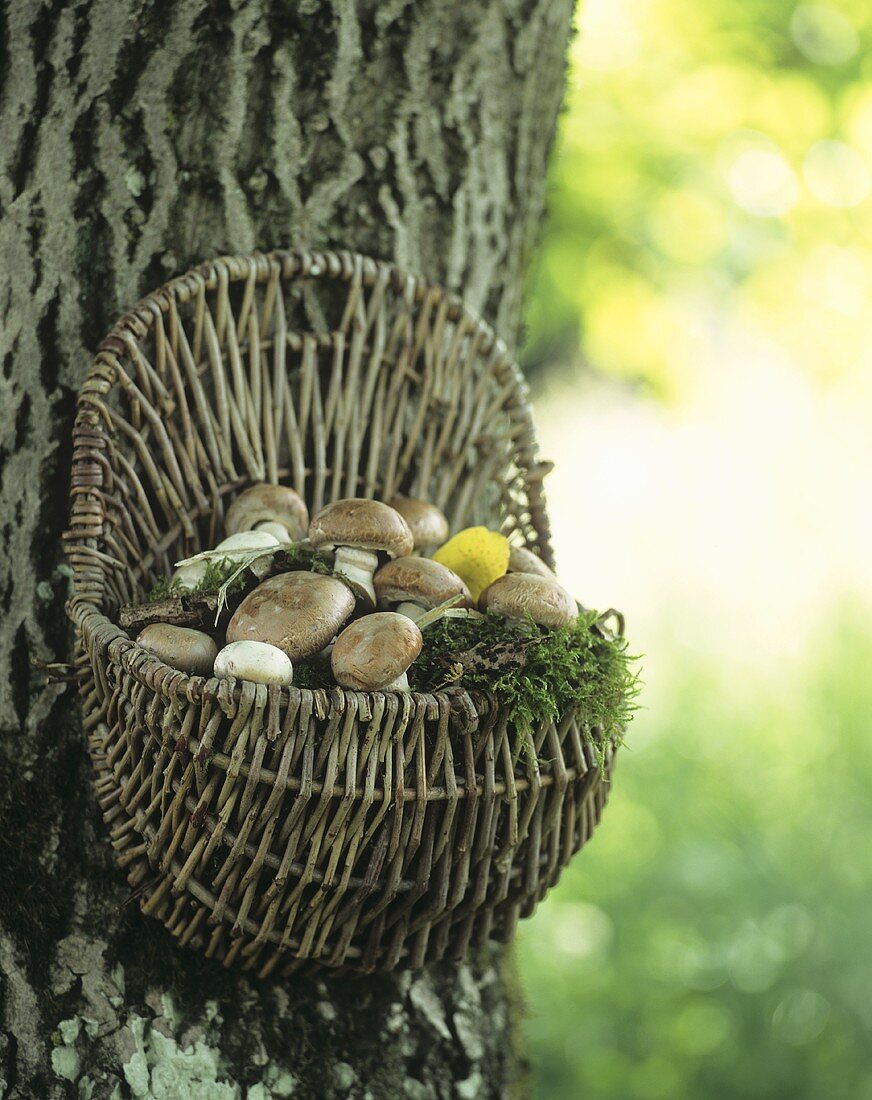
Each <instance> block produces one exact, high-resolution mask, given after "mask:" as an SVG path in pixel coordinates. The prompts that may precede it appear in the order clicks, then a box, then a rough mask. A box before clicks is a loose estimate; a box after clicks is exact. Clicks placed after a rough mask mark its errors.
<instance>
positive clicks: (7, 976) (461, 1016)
mask: <svg viewBox="0 0 872 1100" xmlns="http://www.w3.org/2000/svg"><path fill="white" fill-rule="evenodd" d="M570 8H571V3H570V0H417V2H415V3H407V2H405V0H384V2H381V3H375V2H365V0H358V2H357V3H355V2H354V0H298V2H296V3H294V2H292V0H249V2H242V0H172V2H169V0H79V2H73V0H48V2H46V0H43V2H42V3H39V2H38V0H0V21H2V22H0V363H2V372H0V463H2V482H0V607H2V615H0V728H2V738H0V814H2V822H0V1096H9V1097H40V1098H43V1097H46V1098H54V1097H68V1096H71V1097H72V1096H75V1097H110V1096H112V1097H124V1096H137V1097H144V1096H154V1097H164V1098H170V1097H193V1098H196V1097H208V1098H210V1100H211V1098H221V1097H249V1098H251V1100H256V1098H265V1097H270V1096H277V1097H281V1096H291V1095H293V1096H294V1097H297V1098H303V1097H319V1098H330V1097H334V1096H355V1097H371V1098H373V1100H380V1098H383V1097H385V1098H388V1097H404V1098H413V1100H414V1098H422V1100H423V1098H429V1097H449V1096H456V1097H461V1098H473V1097H490V1096H493V1097H497V1096H500V1097H501V1096H505V1095H510V1094H511V1090H510V1082H513V1081H515V1082H516V1081H517V1078H518V1072H519V1068H518V1056H517V1053H516V1049H515V1045H514V1037H513V1031H512V1025H511V1016H512V998H511V996H510V994H509V988H510V985H511V976H510V972H511V967H510V966H509V965H508V964H507V963H506V961H505V959H504V958H502V957H501V956H500V955H499V954H494V956H493V957H490V958H487V959H481V960H479V961H478V962H476V963H475V964H474V965H470V966H463V967H460V968H451V967H443V968H439V969H435V970H433V971H430V972H427V973H425V974H423V975H418V976H409V975H399V976H397V977H395V978H392V979H379V980H374V979H362V980H359V981H355V982H347V981H346V982H343V983H341V984H339V983H330V982H326V981H325V982H315V981H306V982H303V981H299V982H295V983H293V984H292V985H289V986H286V987H285V988H280V987H276V986H270V985H263V984H257V983H254V982H252V981H250V980H248V979H246V978H243V977H239V976H237V975H231V974H227V973H225V972H223V971H220V970H216V968H215V967H214V966H213V965H211V964H209V963H208V962H207V961H206V960H202V961H201V960H200V959H199V958H198V957H197V956H195V955H193V954H192V953H185V952H182V951H180V950H179V949H178V948H177V947H175V946H174V945H173V944H172V943H171V941H170V939H169V937H168V935H166V934H165V933H164V932H163V930H162V929H161V928H160V927H159V926H158V925H157V924H156V923H155V922H149V921H147V920H146V919H145V918H142V917H141V916H140V915H139V913H138V910H137V906H136V904H135V902H132V901H131V900H130V899H129V897H128V893H129V892H128V891H127V889H126V887H125V883H124V880H123V876H122V875H121V873H120V872H118V871H116V870H115V869H114V867H113V865H112V863H111V860H110V857H109V852H108V848H107V846H106V845H105V844H104V842H103V840H102V826H101V823H100V820H99V817H98V814H97V812H96V808H95V806H94V803H93V800H92V797H91V793H90V789H89V784H88V768H87V761H86V757H85V750H84V741H83V737H82V735H81V730H80V728H79V725H78V719H77V714H76V698H75V694H74V693H73V692H72V691H68V690H67V691H65V690H63V688H61V687H58V686H48V685H47V684H46V683H45V682H44V680H43V679H41V678H40V677H39V676H38V675H36V674H34V673H33V672H32V671H31V662H32V660H64V659H65V658H66V656H67V655H68V652H69V641H70V639H69V633H68V629H67V626H66V623H65V620H64V615H63V604H64V600H65V598H66V595H67V584H68V575H67V573H66V571H65V569H64V566H63V564H62V557H61V551H60V533H61V531H62V530H63V528H64V525H65V522H66V507H67V505H66V481H67V475H68V467H69V459H70V443H69V439H70V426H71V419H72V415H73V408H74V400H75V391H76V388H77V386H78V385H79V383H80V381H81V380H82V377H83V375H84V373H85V371H86V369H87V363H88V349H91V348H93V347H94V345H95V343H96V342H97V340H98V339H99V337H100V335H101V333H102V332H103V331H104V330H105V329H106V328H107V327H108V326H109V325H110V323H111V322H112V320H113V319H114V318H115V316H116V315H117V314H118V313H119V312H120V311H121V310H123V309H124V308H126V307H129V306H130V305H131V304H132V303H133V302H134V301H135V300H136V299H137V297H138V296H139V295H140V294H141V293H142V292H144V291H145V290H147V289H149V288H150V287H152V286H153V285H155V284H157V283H159V282H162V281H163V280H164V279H165V278H166V277H168V276H170V275H172V274H174V273H177V272H179V271H181V270H183V269H184V268H185V267H186V266H187V265H188V264H189V263H191V262H193V261H197V260H200V259H203V258H206V257H208V256H209V255H213V254H216V253H220V252H222V251H225V250H240V249H248V248H254V247H258V246H269V245H287V244H295V243H302V244H309V245H316V246H318V245H338V246H352V247H355V248H358V249H361V250H364V251H369V252H371V253H373V254H375V255H377V256H382V257H392V258H395V259H396V260H398V261H400V262H401V263H403V264H407V265H409V266H411V267H414V268H417V269H419V270H422V271H424V272H425V273H426V274H428V275H430V276H432V277H435V278H437V279H440V280H442V281H444V282H445V283H447V284H448V285H449V286H451V287H453V288H457V289H458V290H460V291H461V292H462V293H463V294H464V295H465V296H466V298H467V300H468V302H469V303H470V304H471V305H472V306H473V307H475V308H477V309H479V310H480V311H482V312H483V313H484V314H485V315H486V316H487V317H488V318H489V319H490V320H491V321H493V322H494V323H495V324H496V325H497V326H498V327H499V329H500V330H501V332H502V333H503V334H504V335H506V336H507V338H508V339H509V340H511V339H512V337H513V336H514V335H515V333H516V331H517V323H518V311H519V301H520V294H521V288H522V274H523V271H524V268H525V264H526V261H527V258H528V253H529V251H530V247H531V242H532V240H533V237H534V234H535V230H536V226H537V222H538V219H539V216H540V213H541V208H542V201H543V193H544V187H545V167H546V157H547V153H548V149H549V146H550V143H551V138H552V135H553V131H554V125H555V119H556V115H557V111H558V105H559V101H560V95H561V89H562V77H563V56H564V50H565V45H566V40H567V35H568V26H569V20H570Z"/></svg>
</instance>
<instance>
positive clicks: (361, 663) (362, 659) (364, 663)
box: [330, 611, 424, 691]
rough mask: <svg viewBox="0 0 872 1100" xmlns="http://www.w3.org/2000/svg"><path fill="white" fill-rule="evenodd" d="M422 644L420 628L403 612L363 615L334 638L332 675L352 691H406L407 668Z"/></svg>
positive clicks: (407, 683)
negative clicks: (398, 613)
mask: <svg viewBox="0 0 872 1100" xmlns="http://www.w3.org/2000/svg"><path fill="white" fill-rule="evenodd" d="M423 644H424V639H423V637H422V635H421V631H420V630H419V629H418V627H417V625H416V624H415V623H413V622H412V620H411V619H410V618H408V617H407V616H406V615H397V614H396V613H395V612H393V611H377V612H376V613H375V614H374V615H364V616H363V617H362V618H360V619H356V620H355V621H354V622H353V623H351V624H350V625H349V626H347V627H346V628H345V629H344V630H343V631H342V633H341V634H340V635H339V637H338V638H337V639H336V644H335V645H334V646H333V652H332V654H331V655H330V665H331V667H332V669H333V676H334V678H335V680H336V683H337V684H340V685H341V686H342V687H346V688H352V689H353V690H355V691H408V690H409V680H408V677H407V676H406V670H407V669H408V667H409V665H410V664H411V663H412V661H414V660H415V658H416V657H417V656H418V654H419V653H420V652H421V646H422V645H423Z"/></svg>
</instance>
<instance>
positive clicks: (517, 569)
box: [508, 546, 554, 581]
mask: <svg viewBox="0 0 872 1100" xmlns="http://www.w3.org/2000/svg"><path fill="white" fill-rule="evenodd" d="M508 571H509V572H510V573H538V575H539V576H540V577H548V578H549V580H552V581H553V580H554V573H553V571H552V570H551V569H549V568H548V566H547V565H546V564H545V562H544V561H542V559H541V558H540V557H539V556H538V555H536V554H534V553H533V551H532V550H531V549H530V548H529V547H528V546H510V547H509V569H508Z"/></svg>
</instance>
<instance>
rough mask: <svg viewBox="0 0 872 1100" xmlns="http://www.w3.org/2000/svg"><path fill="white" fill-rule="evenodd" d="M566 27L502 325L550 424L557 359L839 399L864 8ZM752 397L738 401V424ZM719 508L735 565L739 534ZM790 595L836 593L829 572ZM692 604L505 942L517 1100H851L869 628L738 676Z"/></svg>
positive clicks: (704, 436) (846, 361) (867, 1095)
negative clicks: (524, 322) (565, 86)
mask: <svg viewBox="0 0 872 1100" xmlns="http://www.w3.org/2000/svg"><path fill="white" fill-rule="evenodd" d="M581 22H582V31H581V34H580V35H579V36H578V37H577V38H576V40H575V42H574V44H573V47H572V71H571V74H570V90H569V96H568V102H567V109H566V112H565V115H564V117H563V120H562V125H561V133H560V139H559V146H558V152H557V156H556V158H555V161H554V164H553V167H552V176H551V192H550V210H551V214H550V220H549V222H548V225H547V228H546V232H545V236H544V240H543V246H542V250H541V255H540V260H539V264H538V268H537V271H536V274H535V278H534V283H533V297H532V306H531V310H530V313H529V318H528V320H529V330H530V339H529V342H528V347H527V356H528V360H529V362H530V363H536V362H542V361H545V360H547V359H548V358H549V356H551V357H553V354H554V350H555V347H556V348H557V349H558V351H559V352H560V354H561V356H562V358H563V360H564V364H565V370H564V378H563V379H562V383H561V388H560V390H559V396H557V397H554V400H555V401H559V402H560V403H562V404H564V405H565V403H566V402H567V401H570V400H572V399H573V398H572V390H571V387H572V386H573V385H574V384H575V383H574V375H572V374H571V373H567V372H570V371H571V370H572V369H573V365H574V364H576V363H577V362H578V360H579V355H580V354H581V355H583V356H584V358H585V359H586V360H587V362H588V363H589V364H590V365H591V366H592V367H593V368H594V369H595V370H597V371H598V372H600V373H601V374H603V375H611V376H613V377H617V378H620V379H629V380H632V381H634V382H638V383H640V384H642V385H643V386H645V387H646V388H647V389H648V391H649V397H657V398H660V399H661V400H662V401H663V402H665V403H666V404H667V405H670V406H671V407H672V408H673V409H677V408H679V406H681V405H682V401H683V400H684V398H685V397H686V396H687V395H688V393H692V392H693V391H694V387H699V386H705V385H706V384H707V382H708V381H710V379H711V378H712V374H711V371H712V370H713V369H714V370H721V371H724V370H725V371H729V370H730V365H731V364H733V366H734V368H735V366H736V365H737V364H738V363H739V362H740V361H741V356H742V355H743V354H744V350H743V349H747V348H748V347H752V348H754V349H760V348H762V349H763V351H762V352H761V353H760V354H761V355H762V356H763V358H764V359H766V361H767V362H769V363H773V362H774V363H776V364H778V365H779V366H780V367H783V370H784V373H785V374H786V375H789V374H790V373H793V372H797V371H799V372H802V374H803V377H804V378H806V379H808V380H810V382H811V383H812V384H811V385H810V386H809V390H808V392H809V393H810V394H813V395H814V399H815V400H816V401H820V402H824V401H825V399H826V393H827V389H828V387H832V386H835V385H838V384H839V383H840V382H842V381H844V380H845V379H853V380H855V383H856V386H857V389H856V392H857V393H865V392H866V391H865V389H863V388H862V386H863V385H866V384H865V383H862V385H861V382H860V381H858V380H862V379H864V378H866V377H868V375H869V368H870V366H872V357H870V352H869V347H868V328H869V325H868V318H869V316H870V304H872V200H870V194H872V50H870V48H869V46H870V41H872V3H869V0H831V2H827V3H799V4H796V3H786V2H779V0H705V2H699V0H585V6H584V13H583V17H582V20H581ZM579 348H580V349H581V351H580V353H579V350H578V349H579ZM755 362H756V360H755ZM743 365H744V364H743ZM739 373H740V372H737V374H739ZM743 377H744V378H745V379H746V381H747V379H748V377H749V372H748V371H747V370H746V371H745V372H744V374H743ZM750 377H754V372H753V371H751V372H750ZM767 378H770V381H771V376H770V375H767ZM737 384H738V383H737ZM724 392H725V393H726V392H727V391H724ZM780 392H781V391H779V390H778V389H777V387H776V388H769V387H768V386H767V387H763V388H761V390H760V400H761V403H763V404H761V408H760V425H764V426H765V424H766V423H767V422H768V423H772V422H774V420H776V419H777V418H778V417H779V415H782V413H783V408H781V406H779V393H780ZM803 392H805V391H803ZM853 392H854V390H852V389H851V388H850V387H848V388H846V393H848V394H850V393H853ZM555 393H557V391H556V390H555ZM725 399H727V400H728V399H729V394H727V397H726V398H725ZM845 400H848V398H845ZM765 402H769V404H765ZM687 405H688V403H687V402H685V407H687ZM764 406H765V407H764ZM834 407H836V406H834ZM585 415H586V411H585V409H584V408H582V407H580V406H579V408H578V420H579V424H580V427H579V431H582V430H583V428H582V427H581V425H582V424H583V422H584V417H585ZM791 415H793V416H795V415H797V414H796V411H795V410H794V411H793V412H792V413H791ZM802 422H805V421H802ZM631 423H633V424H637V423H643V424H644V423H648V421H644V420H640V419H639V418H638V417H637V419H636V420H634V421H631ZM670 423H672V421H670ZM674 423H675V424H676V425H679V424H688V425H690V426H691V428H693V430H694V431H695V432H696V435H695V436H694V438H696V439H698V442H699V446H700V448H704V447H705V446H706V445H707V442H706V441H707V440H708V441H709V443H708V445H710V446H712V447H716V446H717V445H718V443H719V442H722V441H721V439H720V437H718V438H717V439H716V440H712V438H711V435H710V433H711V431H712V427H711V422H709V421H700V422H694V421H691V420H681V418H680V417H677V416H676V418H675V420H674ZM808 423H810V424H811V423H814V421H813V420H811V419H809V420H808ZM694 425H696V426H695V427H694ZM700 425H702V426H700ZM676 430H677V429H676ZM655 438H656V437H655ZM724 438H729V437H724ZM815 444H816V441H815V439H814V438H809V440H808V445H809V447H811V448H814V447H815ZM757 453H758V452H755V454H757ZM759 454H760V455H763V456H764V457H765V452H764V451H760V452H759ZM552 457H554V458H556V459H558V460H559V459H561V455H559V454H553V456H552ZM732 460H733V457H732V456H731V455H730V454H727V453H725V454H724V457H723V469H724V470H725V471H726V470H727V469H728V468H729V464H730V462H731V461H732ZM761 461H762V459H761ZM772 461H778V459H777V458H773V459H772ZM783 462H784V463H790V462H791V456H790V455H787V454H786V455H784V457H783ZM664 468H667V469H669V468H670V467H669V466H668V464H667V465H666V466H665V467H664ZM846 468H847V467H846ZM679 473H680V472H679ZM679 473H677V474H676V476H679ZM587 475H588V471H586V470H585V471H579V475H578V482H579V485H580V486H581V485H583V484H584V482H585V479H586V477H587ZM761 476H763V477H764V481H765V471H763V472H762V474H761ZM867 476H868V475H867ZM730 484H731V482H730V480H729V478H728V477H727V476H726V474H724V477H723V478H721V479H720V480H719V481H718V482H717V485H716V486H715V487H714V489H715V490H716V491H721V492H725V493H726V492H727V490H728V489H729V486H730ZM772 484H778V485H781V484H783V483H782V481H779V480H773V481H772ZM852 486H853V483H851V484H850V485H848V486H847V487H846V486H833V492H836V491H845V492H847V493H849V494H850V493H854V492H855V493H856V494H860V495H857V497H856V499H857V508H858V509H861V508H862V505H861V503H860V501H861V499H865V497H864V495H863V494H865V487H866V481H865V480H864V476H863V475H862V474H861V473H859V472H858V474H857V483H856V485H855V486H853V488H852ZM789 488H790V492H791V493H793V492H795V493H796V497H797V501H801V500H802V499H803V493H804V492H807V490H808V486H807V485H804V484H803V483H802V481H801V479H800V476H799V475H797V480H796V485H791V486H789ZM579 493H580V496H579V508H580V509H582V510H583V508H584V506H585V501H586V500H589V495H588V497H585V496H584V494H583V493H582V490H579ZM676 498H677V499H679V500H681V499H683V498H682V497H681V491H680V487H679V489H677V490H676ZM670 499H671V498H670ZM688 499H689V500H691V501H692V500H694V499H695V498H694V497H693V496H692V494H691V496H690V497H689V498H688ZM806 503H807V508H808V513H809V515H808V522H809V523H810V524H813V523H814V522H815V520H814V505H813V502H812V501H811V500H809V499H808V498H806ZM758 504H761V502H759V501H758ZM761 506H762V504H761ZM626 507H627V508H633V507H639V508H641V505H639V503H638V502H637V501H635V498H633V497H632V496H629V497H628V499H627V501H626ZM730 507H731V508H734V512H731V513H730V514H731V515H732V514H735V517H736V520H737V523H739V524H742V530H743V531H747V533H748V534H747V537H748V538H749V539H750V540H751V543H752V545H753V544H754V519H753V514H752V513H750V512H749V513H748V515H746V516H743V515H742V513H741V511H739V510H737V508H738V506H735V507H734V502H730ZM857 514H858V516H859V515H860V513H859V511H858V513H857ZM686 521H687V523H688V524H692V523H693V521H694V517H693V516H692V515H687V517H686ZM857 523H858V524H859V519H858V520H857ZM567 529H568V527H567ZM629 529H631V528H630V527H626V528H624V530H629ZM713 530H714V532H715V533H714V535H713V536H712V537H713V538H714V540H715V541H714V543H713V549H714V548H716V543H717V539H718V537H719V535H718V534H717V529H716V528H715V529H713ZM785 530H787V528H785ZM656 537H658V538H661V539H662V540H663V541H665V542H666V543H669V542H670V540H674V539H679V538H681V537H682V533H681V531H678V530H667V529H666V521H664V525H663V530H662V531H660V532H657V533H656ZM840 537H843V538H847V539H848V540H850V537H851V532H850V531H842V532H841V534H840ZM757 545H758V548H759V555H760V557H761V558H765V555H766V553H767V549H768V548H767V546H766V545H764V544H762V543H758V544H757ZM769 552H770V553H771V551H769ZM797 552H798V553H799V554H801V553H802V547H797ZM834 560H835V559H834ZM745 567H746V568H748V562H745ZM639 568H640V569H642V570H644V562H640V566H639ZM725 568H727V569H729V565H728V564H727V565H726V566H725ZM765 568H766V569H769V570H771V572H772V576H773V584H772V586H771V588H772V590H773V591H775V592H781V593H782V595H786V593H784V592H783V588H780V587H779V583H778V582H779V578H780V567H779V562H778V561H777V560H775V558H774V556H773V560H772V561H771V562H770V563H768V564H766V565H765ZM808 569H809V570H812V569H814V570H816V573H815V577H818V576H820V577H827V576H830V574H832V576H831V582H830V583H831V586H832V590H833V601H834V603H835V602H836V601H837V600H838V599H839V598H840V596H842V595H843V592H842V589H841V588H840V586H842V585H846V582H845V581H844V579H843V578H840V577H839V575H838V572H837V570H836V569H829V567H828V565H827V563H826V562H823V561H821V562H817V561H812V560H811V559H809V560H808ZM828 570H829V571H828ZM810 578H811V574H809V579H810ZM652 583H656V582H655V581H653V580H652ZM718 584H719V585H721V587H723V585H726V586H727V587H729V586H738V587H741V585H742V584H743V577H742V576H741V575H739V573H738V571H737V570H734V571H733V573H731V574H730V575H728V576H725V577H724V578H723V584H721V582H720V581H718ZM679 588H680V585H679ZM693 598H694V599H695V600H697V601H698V607H697V609H696V614H697V616H698V621H699V624H700V626H699V630H698V631H697V632H696V633H695V635H694V637H698V638H700V639H702V643H701V644H700V645H698V646H697V648H696V650H694V649H693V648H692V647H691V646H689V645H687V644H684V643H683V642H682V640H681V637H680V636H679V632H678V630H677V628H676V626H675V621H674V614H673V612H672V611H670V608H669V606H667V605H666V599H668V597H665V598H664V606H663V607H662V610H660V611H658V612H657V621H656V622H655V623H651V624H649V626H650V629H649V631H648V638H647V639H646V646H645V648H646V649H647V650H648V651H649V654H650V656H649V658H648V662H647V663H648V664H649V666H654V665H656V669H657V676H656V677H654V678H655V679H656V680H657V684H658V687H657V691H656V699H651V698H648V697H646V693H645V692H644V691H643V694H642V697H641V705H642V710H641V711H640V712H639V714H638V715H637V716H636V718H635V719H634V721H633V724H632V726H631V729H630V732H629V738H628V741H629V747H628V748H627V749H625V750H622V752H621V754H620V756H619V762H618V769H617V773H616V777H615V789H614V793H613V795H612V799H611V801H610V804H609V806H608V807H607V809H606V812H605V816H604V820H603V823H602V825H601V826H600V829H599V831H598V832H597V834H596V836H595V838H594V839H593V841H592V843H591V844H590V845H589V847H588V848H586V849H585V851H584V852H583V853H582V854H581V855H580V856H579V858H578V859H577V860H576V861H575V862H574V863H573V864H572V866H571V867H570V868H569V869H568V871H567V873H566V874H565V876H564V878H563V879H562V881H561V883H560V885H559V886H558V887H557V888H556V889H555V890H554V891H553V892H552V894H551V895H550V896H549V898H548V899H547V900H546V901H545V902H544V903H543V905H542V906H541V907H540V909H539V911H538V913H537V914H536V915H535V916H534V918H533V919H532V920H531V921H529V922H527V923H526V924H525V925H524V926H523V927H522V931H521V935H520V941H519V957H520V961H521V967H522V975H523V980H524V985H525V988H526V991H527V995H528V998H529V1008H530V1016H529V1021H528V1025H527V1037H528V1043H529V1048H530V1054H531V1058H532V1061H533V1066H534V1076H535V1081H536V1091H535V1095H536V1096H537V1097H541V1098H543V1100H637V1098H638V1100H661V1098H662V1100H721V1098H723V1100H735V1098H737V1097H755V1098H756V1097H762V1098H770V1100H788V1098H789V1100H843V1098H844V1100H872V993H870V990H872V938H870V936H869V929H870V928H872V727H870V715H872V676H870V675H869V669H870V667H872V631H870V629H869V625H868V624H869V617H868V615H866V617H865V618H864V617H863V616H861V615H860V614H859V613H858V612H856V611H854V612H851V611H846V612H844V614H841V615H840V616H837V615H834V616H833V617H832V618H831V619H830V620H829V621H828V622H826V623H824V624H819V623H817V622H810V621H809V622H805V623H803V624H801V626H800V627H797V625H796V624H794V626H793V627H792V628H791V629H793V630H794V631H797V630H798V629H801V632H802V635H803V637H805V636H806V635H807V636H808V637H809V638H811V639H812V640H813V644H812V645H811V646H810V650H809V651H810V654H811V656H809V658H808V660H807V662H806V664H805V666H804V667H792V668H790V669H789V670H788V669H787V666H786V663H785V662H784V661H781V662H780V663H779V654H778V652H777V651H773V652H763V651H762V650H761V651H760V658H759V662H757V664H756V666H755V665H754V663H753V662H752V664H751V667H752V669H753V671H752V673H751V674H748V672H747V669H748V665H749V662H748V659H747V656H748V655H747V653H742V654H739V653H738V651H737V653H736V654H734V655H733V656H735V658H736V659H735V660H732V659H725V658H724V652H723V646H722V645H719V644H712V645H710V646H709V645H706V644H705V639H704V635H705V629H706V625H705V624H706V621H707V620H706V615H707V608H706V604H705V600H706V598H707V597H706V595H705V593H704V592H703V591H702V590H701V589H696V588H695V589H694V590H693ZM716 599H721V600H722V599H723V593H722V591H719V593H717V594H715V593H712V594H711V600H712V606H714V603H715V600H716ZM624 610H625V611H626V612H628V623H629V636H630V644H631V647H632V645H633V609H632V607H625V608H624ZM776 614H777V612H776ZM712 629H714V628H712ZM785 629H786V628H785ZM652 639H656V640H652ZM736 644H737V645H741V644H742V643H741V641H738V642H737V643H736ZM748 649H749V650H750V652H751V653H754V654H756V652H757V651H756V650H755V649H754V641H753V639H748ZM755 660H756V657H755ZM644 678H645V663H643V679H644ZM664 681H668V683H665V682H664ZM646 708H647V709H646Z"/></svg>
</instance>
